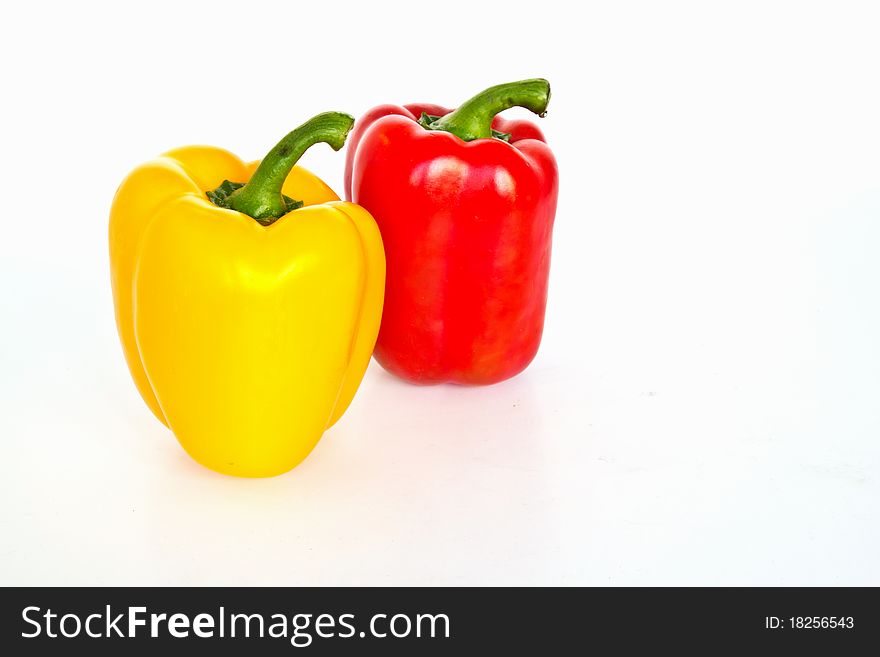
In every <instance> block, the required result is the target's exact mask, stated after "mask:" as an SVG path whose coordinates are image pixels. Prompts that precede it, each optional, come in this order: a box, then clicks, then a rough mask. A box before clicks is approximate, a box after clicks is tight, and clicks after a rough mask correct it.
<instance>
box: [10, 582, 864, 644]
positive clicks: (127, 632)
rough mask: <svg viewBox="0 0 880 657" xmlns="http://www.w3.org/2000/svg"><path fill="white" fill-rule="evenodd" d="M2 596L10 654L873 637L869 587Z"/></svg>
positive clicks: (119, 591) (140, 591)
mask: <svg viewBox="0 0 880 657" xmlns="http://www.w3.org/2000/svg"><path fill="white" fill-rule="evenodd" d="M0 595H2V606H0V623H2V625H0V627H2V635H0V646H2V648H3V649H4V652H5V654H7V655H24V654H40V655H44V654H66V651H67V650H80V649H81V650H83V651H87V653H86V654H89V655H120V654H129V652H135V651H137V650H138V649H139V648H141V647H145V648H149V649H157V650H161V651H162V653H161V654H162V655H163V656H164V655H177V654H181V655H183V654H187V655H191V654H193V652H192V651H193V650H194V649H196V650H210V651H211V653H210V654H212V655H227V654H228V655H240V654H248V655H251V654H254V655H283V654H299V653H302V654H310V655H345V654H363V653H364V652H365V651H366V652H368V653H370V654H372V653H373V652H379V653H380V654H384V655H452V654H458V652H459V651H466V652H465V653H462V654H474V653H473V652H471V651H475V650H487V651H491V652H490V653H487V654H493V655H494V654H517V655H520V654H536V655H537V654H541V655H543V654H548V655H557V654H559V655H562V654H580V653H581V652H583V653H586V652H588V651H590V650H591V649H592V648H595V647H597V646H598V645H600V644H598V643H597V642H599V641H601V642H602V643H601V645H604V646H609V645H610V646H613V647H614V653H613V654H629V653H630V651H632V650H635V649H640V650H643V649H649V650H655V649H656V650H662V651H663V652H666V651H668V650H672V651H673V652H674V653H678V654H680V653H682V652H684V653H688V654H689V653H700V654H715V653H717V652H718V651H719V650H725V651H726V650H729V649H731V648H743V649H747V648H748V649H758V648H766V649H779V650H786V651H788V650H799V651H801V652H803V651H809V652H813V651H814V650H815V651H819V652H823V651H825V652H827V653H828V654H852V653H850V652H847V651H848V650H852V649H855V648H859V647H869V646H874V647H875V648H876V646H877V641H878V638H880V632H878V620H880V605H878V601H877V595H876V589H867V588H853V589H836V588H835V589H821V588H788V589H780V588H768V589H753V588H748V589H747V588H728V589H717V588H697V589H685V588H674V589H669V588H666V589H662V588H648V589H645V588H602V589H575V588H554V589H548V588H507V589H503V588H502V589H466V588H441V589H425V588H411V589H406V588H404V589H399V588H398V589H391V588H387V589H366V588H346V589H309V588H298V589H297V588H271V589H258V588H198V589H196V588H134V589H126V588H88V589H75V588H29V589H17V588H7V589H2V593H0ZM9 648H11V649H12V651H11V652H10V651H9V650H8V649H9ZM572 650H575V652H571V651H572ZM499 651H502V652H499ZM503 651H507V652H503Z"/></svg>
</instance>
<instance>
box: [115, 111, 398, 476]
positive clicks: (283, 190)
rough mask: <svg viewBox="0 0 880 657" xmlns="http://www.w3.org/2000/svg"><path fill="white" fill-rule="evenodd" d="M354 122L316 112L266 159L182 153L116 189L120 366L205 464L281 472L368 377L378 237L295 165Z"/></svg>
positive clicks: (378, 310)
mask: <svg viewBox="0 0 880 657" xmlns="http://www.w3.org/2000/svg"><path fill="white" fill-rule="evenodd" d="M352 122H353V119H352V118H351V117H349V116H348V115H345V114H339V113H332V112H331V113H326V114H322V115H319V116H317V117H315V118H313V119H312V120H310V121H308V122H306V123H305V124H303V126H300V128H298V129H297V130H294V131H293V132H291V133H290V134H289V135H288V136H287V137H285V139H283V140H282V141H281V142H280V143H279V145H278V146H276V147H275V149H273V151H271V152H270V153H269V155H267V157H266V158H265V159H264V160H263V162H262V163H259V162H252V163H244V162H242V161H241V160H240V159H239V158H237V157H236V156H235V155H233V154H231V153H229V152H228V151H225V150H223V149H220V148H214V147H209V146H190V147H185V148H180V149H176V150H173V151H170V152H168V153H166V154H164V155H163V156H161V157H159V158H157V159H155V160H153V161H151V162H148V163H146V164H144V165H141V166H140V167H138V168H136V169H135V170H134V171H133V172H132V173H131V174H129V176H128V177H127V178H126V179H125V180H124V182H123V183H122V185H121V186H120V188H119V190H118V191H117V194H116V197H115V199H114V201H113V206H112V209H111V214H110V227H109V238H110V262H111V281H112V286H113V298H114V305H115V311H116V322H117V328H118V331H119V336H120V340H121V342H122V346H123V351H124V353H125V357H126V361H127V363H128V366H129V370H130V372H131V375H132V378H133V379H134V381H135V384H136V385H137V388H138V390H139V391H140V393H141V396H142V397H143V398H144V401H145V402H146V403H147V405H148V406H149V407H150V409H151V410H152V411H153V413H154V414H155V415H156V417H157V418H159V420H160V421H162V422H163V423H164V424H166V425H167V426H168V427H169V428H170V429H171V430H172V431H173V432H174V435H175V436H176V437H177V439H178V440H179V442H180V444H181V445H182V446H183V447H184V449H185V450H186V451H187V452H188V453H189V454H190V455H191V456H192V457H193V458H194V459H195V460H196V461H198V462H199V463H202V464H203V465H205V466H207V467H209V468H211V469H212V470H216V471H218V472H222V473H226V474H232V475H238V476H246V477H265V476H273V475H277V474H280V473H283V472H286V471H288V470H290V469H291V468H293V467H294V466H296V465H297V464H298V463H300V462H301V461H302V460H303V459H304V458H305V457H306V456H307V455H308V454H309V452H310V451H311V450H312V448H313V447H314V446H315V444H316V443H317V442H318V440H319V439H320V437H321V435H322V434H323V433H324V431H325V430H326V429H327V428H329V427H330V426H331V425H332V424H333V423H335V422H336V421H337V420H338V419H339V418H340V417H341V416H342V414H343V413H344V412H345V410H346V408H347V407H348V405H349V404H350V402H351V400H352V398H353V397H354V394H355V392H356V391H357V388H358V386H359V384H360V381H361V379H362V377H363V374H364V371H365V370H366V367H367V364H368V362H369V359H370V355H371V353H372V350H373V345H374V343H375V339H376V334H377V331H378V328H379V321H380V317H381V314H382V301H383V289H384V282H385V280H384V279H385V259H384V253H383V249H382V241H381V237H380V234H379V231H378V229H377V227H376V224H375V222H374V221H373V219H372V217H371V216H370V215H369V213H368V212H366V211H365V210H364V209H363V208H361V207H359V206H357V205H355V204H352V203H346V202H341V201H339V199H338V197H337V196H336V194H334V192H333V191H332V190H331V189H330V188H329V187H328V186H327V185H326V184H325V183H323V182H322V181H321V180H320V179H318V178H317V177H316V176H314V175H313V174H311V173H309V172H308V171H307V170H305V169H303V168H301V167H299V166H295V164H296V162H297V160H298V159H299V157H300V156H301V155H302V154H303V152H304V151H305V150H306V149H307V148H308V147H309V146H311V145H312V144H315V143H318V142H326V143H328V144H330V146H331V147H333V148H334V149H335V150H339V148H341V147H342V145H343V143H344V141H345V138H346V135H347V133H348V131H349V130H350V128H351V125H352ZM221 188H222V189H221ZM221 191H222V193H220V192H221ZM209 196H210V197H213V199H214V200H213V201H212V200H211V198H209ZM291 201H293V203H292V204H291ZM218 202H219V203H220V204H221V205H220V206H218V205H216V204H215V203H218Z"/></svg>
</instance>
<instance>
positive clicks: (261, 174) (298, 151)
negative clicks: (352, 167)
mask: <svg viewBox="0 0 880 657" xmlns="http://www.w3.org/2000/svg"><path fill="white" fill-rule="evenodd" d="M353 125H354V119H353V118H352V117H351V116H349V115H348V114H342V113H341V112H324V113H323V114H318V116H316V117H314V118H311V119H309V120H308V121H306V122H305V123H303V124H302V125H301V126H300V127H298V128H296V129H295V130H294V131H293V132H291V133H289V134H288V135H287V136H286V137H285V138H284V139H282V140H281V141H280V142H278V144H277V145H276V146H275V148H273V149H272V150H271V151H269V154H268V155H266V157H265V158H264V159H263V161H262V162H260V166H258V167H257V170H256V171H254V175H253V176H251V179H250V181H248V183H247V184H246V185H244V186H243V187H241V188H240V189H236V190H235V191H233V192H232V193H231V194H229V196H228V197H227V198H226V199H225V200H224V204H223V207H227V208H229V209H230V210H237V211H238V212H243V213H244V214H246V215H249V216H251V217H253V218H254V219H256V220H257V221H259V222H260V223H261V224H264V225H266V224H270V223H272V222H273V221H274V220H275V219H277V218H278V217H280V216H282V215H283V214H285V213H286V212H287V211H288V204H287V203H286V202H285V198H284V196H283V195H282V194H281V187H282V186H283V185H284V181H285V180H286V179H287V176H288V174H289V173H290V170H291V169H293V166H294V165H295V164H296V163H297V161H298V160H299V158H300V157H302V154H303V153H305V152H306V150H307V149H308V148H309V147H310V146H314V145H315V144H317V143H319V142H324V143H326V144H329V145H330V147H331V148H332V149H333V150H334V151H338V150H339V149H340V148H342V146H343V144H345V138H346V137H347V136H348V132H349V130H351V127H352V126H353Z"/></svg>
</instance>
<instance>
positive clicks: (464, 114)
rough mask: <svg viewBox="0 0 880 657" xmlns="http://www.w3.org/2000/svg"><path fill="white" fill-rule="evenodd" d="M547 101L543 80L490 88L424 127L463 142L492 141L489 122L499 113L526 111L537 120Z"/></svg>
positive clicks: (546, 84)
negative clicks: (516, 109)
mask: <svg viewBox="0 0 880 657" xmlns="http://www.w3.org/2000/svg"><path fill="white" fill-rule="evenodd" d="M549 101H550V83H549V82H547V80H544V79H543V78H535V79H533V80H521V81H519V82H508V83H506V84H499V85H496V86H494V87H489V88H488V89H486V90H485V91H481V92H480V93H478V94H477V95H476V96H474V97H473V98H471V99H470V100H467V101H465V102H464V103H462V104H461V106H460V107H459V108H458V109H457V110H455V111H454V112H450V113H449V114H447V115H446V116H443V117H441V118H439V119H437V120H436V121H433V122H430V123H427V124H426V123H425V122H423V123H422V125H424V126H425V127H426V128H428V129H429V130H443V131H445V132H451V133H452V134H454V135H455V136H457V137H459V138H460V139H463V140H464V141H473V140H474V139H488V138H490V137H492V120H493V119H494V118H495V115H496V114H498V113H499V112H503V111H504V110H506V109H510V108H511V107H525V108H526V109H528V110H531V111H532V112H534V113H535V114H537V115H538V116H544V114H545V113H546V112H547V103H548V102H549Z"/></svg>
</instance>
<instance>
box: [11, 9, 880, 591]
mask: <svg viewBox="0 0 880 657" xmlns="http://www.w3.org/2000/svg"><path fill="white" fill-rule="evenodd" d="M661 4H662V5H663V6H660V5H661ZM337 6H338V8H337ZM871 6H872V3H865V4H863V5H855V4H849V3H842V2H828V3H825V4H819V3H805V2H792V3H776V2H754V3H751V2H730V3H702V2H693V3H671V4H670V3H644V4H634V3H621V2H613V3H612V2H609V3H574V2H559V3H553V2H541V3H538V2H529V3H516V2H493V3H479V2H474V1H472V0H471V1H469V2H456V1H454V0H437V2H429V3H412V2H410V3H406V5H404V4H403V3H394V4H392V3H365V2H361V3H348V4H345V3H343V4H338V3H309V4H308V6H306V4H305V3H292V2H291V3H280V2H279V3H277V4H268V3H260V2H246V3H242V2H237V3H219V2H211V3H200V4H194V3H193V4H190V3H183V2H174V3H160V2H151V3H149V4H144V5H143V6H142V8H140V9H131V8H129V7H124V6H123V5H121V4H117V5H113V6H111V5H107V6H98V5H94V6H84V5H83V4H82V3H63V4H62V3H59V4H58V5H44V4H43V3H37V2H33V3H19V4H17V5H15V6H14V7H11V8H6V9H4V17H3V26H2V38H0V55H2V61H3V62H4V66H3V69H4V80H3V85H2V95H3V100H2V106H0V112H2V120H0V134H2V158H0V181H2V189H0V194H2V197H0V198H2V222H3V224H2V232H0V300H2V301H0V303H2V323H0V368H2V369H0V405H2V408H0V436H2V447H3V450H2V451H3V459H2V472H0V495H2V501H0V504H2V508H0V583H2V584H6V585H9V584H116V585H129V584H255V585H264V584H284V585H300V584H314V585H331V584H613V585H629V584H674V585H678V584H682V585H683V584H732V585H740V584H742V585H746V584H763V585H782V584H785V585H806V584H821V585H836V584H873V585H878V584H880V565H878V559H877V555H878V553H880V522H878V521H880V481H878V468H880V462H878V453H880V447H878V438H880V408H878V407H880V404H878V398H880V348H878V342H880V309H878V307H880V289H878V288H880V85H878V70H880V38H878V33H880V17H878V14H877V13H876V11H872V10H871ZM322 7H323V8H322ZM534 76H544V77H547V78H548V79H550V81H551V83H552V84H553V99H552V101H551V106H550V113H549V114H548V116H547V117H546V119H544V120H543V121H542V122H541V127H542V128H543V129H544V130H545V132H546V135H547V137H548V140H549V141H550V143H551V146H552V147H553V148H554V150H555V152H556V154H557V158H558V161H559V166H560V170H561V185H562V191H561V197H560V203H559V210H558V214H557V224H556V232H555V240H554V245H555V247H554V248H555V251H554V260H553V270H552V276H551V291H550V303H549V309H548V316H547V328H546V332H545V336H544V342H543V345H542V347H541V351H540V353H539V355H538V357H537V359H536V360H535V362H534V363H533V364H532V366H531V367H530V368H529V369H528V370H527V371H526V372H525V373H524V374H522V375H520V376H519V377H517V378H516V379H514V380H511V381H509V382H506V383H503V384H500V385H497V386H493V387H488V388H479V389H473V388H471V389H468V388H459V387H452V386H440V387H434V388H417V387H411V386H409V385H406V384H404V383H401V382H399V381H397V380H395V379H393V378H392V377H391V376H389V375H388V374H386V373H384V372H383V371H382V370H381V369H380V368H379V367H378V366H376V365H375V364H373V365H372V366H371V367H370V370H369V371H368V373H367V376H366V378H365V380H364V383H363V386H362V388H361V390H360V392H359V394H358V396H357V397H356V399H355V402H354V404H353V405H352V407H351V409H350V410H349V412H348V413H347V415H346V416H345V417H344V418H343V420H342V421H341V422H340V423H339V424H338V425H337V426H336V427H334V428H333V429H332V430H331V431H329V432H328V433H327V434H326V435H325V437H324V439H323V440H322V441H321V443H320V444H319V445H318V447H317V449H316V450H315V451H314V453H313V454H312V456H311V457H309V458H308V459H307V460H306V461H305V462H304V463H303V464H302V465H301V466H300V467H298V468H297V469H296V470H294V471H293V472H291V473H289V474H287V475H284V476H281V477H278V478H275V479H269V480H238V479H233V478H229V477H225V476H221V475H217V474H214V473H212V472H210V471H208V470H205V469H203V468H202V467H200V466H198V465H197V464H195V463H193V462H192V461H190V460H189V459H188V457H187V456H186V455H185V454H184V452H183V451H182V450H181V449H180V448H179V446H178V445H177V443H176V441H175V440H174V439H173V437H172V436H171V435H170V434H169V433H168V432H167V431H166V430H165V429H164V427H162V426H161V425H160V424H159V423H158V422H157V421H156V420H155V419H154V418H153V417H152V415H151V414H150V412H149V411H148V410H147V408H146V406H145V405H144V404H143V403H142V401H141V400H140V398H139V396H138V394H137V392H136V390H135V388H134V385H133V384H132V383H131V381H130V379H129V376H128V372H127V370H126V368H125V364H124V361H123V358H122V354H121V350H120V348H119V344H118V340H117V337H116V329H115V326H114V322H113V314H112V301H111V296H110V284H109V275H108V257H107V244H106V230H107V215H108V210H109V207H110V202H111V200H112V197H113V193H114V191H115V188H116V186H117V185H118V184H119V182H120V181H121V179H122V178H123V176H124V175H125V174H126V173H127V171H128V170H129V169H131V168H132V167H134V166H135V165H136V164H138V163H139V162H141V161H144V160H147V159H149V158H151V157H153V156H154V155H156V154H158V153H160V152H162V151H164V150H167V149H169V148H172V147H175V146H180V145H184V144H189V143H209V144H216V145H220V146H224V147H226V148H229V149H230V150H232V151H234V152H236V153H238V154H240V155H241V156H242V157H244V158H258V157H261V156H262V154H263V153H264V152H265V151H266V150H268V148H269V147H270V146H271V145H273V144H274V143H275V142H276V141H277V139H279V138H280V137H281V136H282V135H283V134H285V133H286V132H287V131H288V130H290V129H291V128H293V127H295V126H296V125H298V124H299V123H301V122H302V121H303V120H305V119H306V118H308V117H310V116H312V115H314V114H316V113H318V112H320V111H324V110H330V109H334V110H345V111H348V112H351V113H353V114H356V115H357V114H359V113H361V112H363V111H365V110H366V109H368V108H369V107H371V106H373V105H376V104H379V103H382V102H411V101H433V102H438V103H442V104H447V105H455V104H456V103H457V102H459V101H461V100H463V99H464V98H466V97H468V96H470V95H472V94H473V93H475V92H477V91H479V90H480V89H482V88H484V87H486V86H489V85H491V84H495V83H498V82H503V81H510V80H516V79H520V78H525V77H534ZM510 114H511V115H517V116H525V115H526V113H525V112H521V113H517V112H511V113H510ZM303 164H304V165H305V166H307V167H309V168H312V169H313V170H314V171H315V172H317V173H318V174H320V175H322V176H323V177H325V178H326V179H327V180H328V182H330V184H331V185H332V186H334V187H335V188H336V189H337V190H339V191H341V181H342V170H343V156H342V154H334V153H332V151H330V150H329V149H328V148H326V147H323V146H319V147H316V148H315V149H313V150H312V151H310V152H309V153H308V154H307V155H306V156H305V158H304V160H303Z"/></svg>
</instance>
